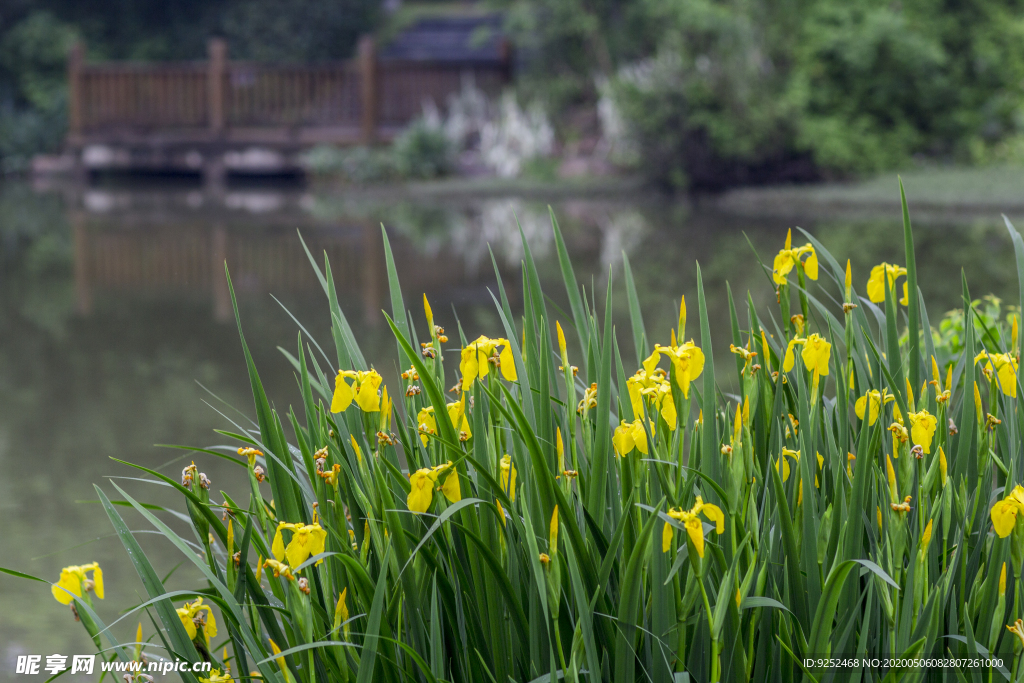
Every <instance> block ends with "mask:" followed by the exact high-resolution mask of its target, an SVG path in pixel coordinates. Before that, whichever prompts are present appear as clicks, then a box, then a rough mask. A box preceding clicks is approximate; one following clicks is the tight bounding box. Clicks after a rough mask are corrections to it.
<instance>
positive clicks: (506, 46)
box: [498, 38, 512, 84]
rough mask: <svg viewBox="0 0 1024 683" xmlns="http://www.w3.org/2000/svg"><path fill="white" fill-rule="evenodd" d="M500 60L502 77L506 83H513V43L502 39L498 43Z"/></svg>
mask: <svg viewBox="0 0 1024 683" xmlns="http://www.w3.org/2000/svg"><path fill="white" fill-rule="evenodd" d="M498 59H499V60H501V75H502V78H504V79H505V83H506V84H508V83H511V82H512V42H511V41H510V40H509V39H508V38H502V39H501V42H500V43H498Z"/></svg>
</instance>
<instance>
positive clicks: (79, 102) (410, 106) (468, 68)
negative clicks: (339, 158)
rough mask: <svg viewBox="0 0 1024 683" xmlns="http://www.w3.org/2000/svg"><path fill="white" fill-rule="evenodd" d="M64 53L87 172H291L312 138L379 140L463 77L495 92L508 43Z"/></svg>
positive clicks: (74, 144)
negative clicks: (244, 54)
mask: <svg viewBox="0 0 1024 683" xmlns="http://www.w3.org/2000/svg"><path fill="white" fill-rule="evenodd" d="M84 54H85V53H84V48H83V46H82V45H78V46H77V47H76V48H75V49H74V50H73V51H72V53H71V55H70V58H69V62H68V81H69V116H68V121H69V123H68V138H67V146H68V149H69V150H70V151H71V152H72V153H73V154H74V156H75V159H76V162H77V163H78V164H79V167H80V168H82V169H86V170H104V169H105V170H126V171H130V170H140V171H146V170H148V171H162V172H187V173H202V174H203V175H204V177H206V178H207V179H208V181H209V182H211V183H212V184H213V185H214V186H216V185H217V184H218V183H222V181H223V179H224V177H225V175H226V174H227V173H256V174H259V173H281V172H288V171H293V170H296V169H297V167H298V159H297V155H298V153H299V152H301V151H302V150H304V149H307V148H309V147H312V146H314V145H318V144H334V145H350V144H372V143H375V142H386V141H388V140H390V139H391V138H393V137H394V136H395V135H396V133H397V132H398V131H400V130H401V129H402V128H403V127H405V126H406V125H408V124H409V123H410V122H411V121H413V120H414V119H415V118H417V117H418V116H420V115H421V113H422V110H423V103H424V102H425V101H428V100H432V101H433V102H435V103H436V104H438V105H442V104H443V103H444V102H445V101H446V99H447V98H448V96H449V95H451V94H453V93H455V92H457V91H459V90H460V89H461V88H462V86H463V83H464V82H466V81H467V80H468V79H472V81H473V82H474V83H475V85H476V86H477V87H478V88H480V89H482V90H484V91H485V92H490V93H493V92H495V91H497V90H500V88H501V87H502V86H503V85H504V84H505V83H506V82H508V80H509V79H510V75H511V59H510V49H509V46H508V44H507V42H505V41H504V40H501V41H500V43H497V45H496V49H495V50H494V56H493V57H492V58H489V59H479V58H477V59H472V60H468V59H458V58H456V59H437V58H434V59H418V58H380V57H378V54H377V49H376V46H375V44H374V40H373V38H370V37H364V38H363V39H361V40H360V42H359V48H358V53H357V56H356V57H355V58H354V59H351V60H347V61H339V62H330V63H321V64H301V65H300V64H296V65H292V64H267V63H260V62H246V61H232V60H229V59H228V48H227V45H226V43H225V42H224V41H223V40H221V39H213V40H211V41H210V42H209V49H208V59H207V60H206V61H198V62H180V63H159V64H151V63H125V62H105V63H87V62H86V61H85V59H84Z"/></svg>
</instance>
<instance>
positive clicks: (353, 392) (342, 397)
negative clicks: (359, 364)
mask: <svg viewBox="0 0 1024 683" xmlns="http://www.w3.org/2000/svg"><path fill="white" fill-rule="evenodd" d="M347 379H352V380H355V381H354V382H353V383H352V384H351V385H350V384H349V383H348V382H346V381H345V380H347ZM381 381H382V378H381V376H380V373H378V372H377V371H376V370H338V376H337V377H335V378H334V397H333V398H332V399H331V412H332V413H341V412H344V411H345V410H347V409H348V407H349V406H350V405H352V401H353V399H354V400H355V402H356V405H357V406H359V409H360V410H362V411H363V412H364V413H376V412H379V411H380V395H379V394H377V387H379V386H380V383H381Z"/></svg>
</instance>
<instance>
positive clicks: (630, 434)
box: [612, 418, 647, 456]
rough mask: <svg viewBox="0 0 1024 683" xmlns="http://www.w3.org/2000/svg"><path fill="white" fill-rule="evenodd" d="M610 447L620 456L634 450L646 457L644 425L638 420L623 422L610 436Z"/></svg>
mask: <svg viewBox="0 0 1024 683" xmlns="http://www.w3.org/2000/svg"><path fill="white" fill-rule="evenodd" d="M612 446H614V447H615V452H616V453H617V454H618V455H620V456H625V455H626V454H627V453H629V452H631V451H632V450H633V449H634V448H636V449H638V450H639V451H640V452H641V453H643V454H644V455H647V433H646V432H645V431H644V423H643V422H642V421H641V420H640V419H639V418H638V419H636V420H633V421H632V422H626V421H625V420H623V421H622V424H620V425H619V426H618V427H616V428H615V433H614V434H613V435H612Z"/></svg>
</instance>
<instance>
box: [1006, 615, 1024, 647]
mask: <svg viewBox="0 0 1024 683" xmlns="http://www.w3.org/2000/svg"><path fill="white" fill-rule="evenodd" d="M1006 630H1007V631H1009V632H1010V633H1012V634H1013V635H1015V636H1016V637H1017V640H1019V641H1020V644H1021V646H1022V647H1024V619H1018V620H1017V621H1015V622H1013V626H1007V627H1006Z"/></svg>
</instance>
